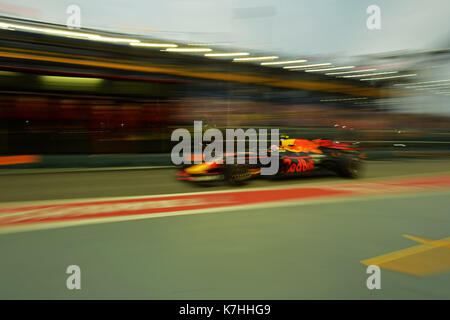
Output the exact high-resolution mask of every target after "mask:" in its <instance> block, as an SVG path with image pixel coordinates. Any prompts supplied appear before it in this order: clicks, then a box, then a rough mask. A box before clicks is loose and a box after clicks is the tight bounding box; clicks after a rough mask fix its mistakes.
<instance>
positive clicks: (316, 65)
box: [283, 62, 331, 69]
mask: <svg viewBox="0 0 450 320" xmlns="http://www.w3.org/2000/svg"><path fill="white" fill-rule="evenodd" d="M330 65H331V63H328V62H327V63H317V64H307V65H303V66H287V67H283V69H298V68H309V67H322V66H330Z"/></svg>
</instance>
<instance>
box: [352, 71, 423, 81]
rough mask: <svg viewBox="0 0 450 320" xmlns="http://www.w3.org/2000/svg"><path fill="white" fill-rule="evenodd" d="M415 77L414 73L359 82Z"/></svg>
mask: <svg viewBox="0 0 450 320" xmlns="http://www.w3.org/2000/svg"><path fill="white" fill-rule="evenodd" d="M415 76H417V74H416V73H412V74H404V75H401V76H392V77H382V78H367V79H360V81H370V80H385V79H394V78H406V77H415Z"/></svg>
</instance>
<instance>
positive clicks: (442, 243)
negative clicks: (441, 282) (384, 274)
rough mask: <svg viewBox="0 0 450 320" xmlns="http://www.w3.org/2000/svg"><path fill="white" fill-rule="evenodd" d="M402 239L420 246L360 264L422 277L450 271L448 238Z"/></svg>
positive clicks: (410, 236) (406, 236) (410, 237)
mask: <svg viewBox="0 0 450 320" xmlns="http://www.w3.org/2000/svg"><path fill="white" fill-rule="evenodd" d="M403 237H405V238H408V239H411V240H413V241H417V242H419V243H422V244H421V245H416V246H414V247H410V248H406V249H402V250H398V251H394V252H391V253H387V254H383V255H379V256H376V257H373V258H369V259H366V260H362V261H361V263H362V264H365V265H377V266H379V267H380V268H383V269H388V270H393V271H397V272H402V273H407V274H412V275H416V276H422V277H423V276H429V275H433V274H437V273H443V272H447V271H449V270H450V237H448V238H444V239H440V240H431V239H426V238H420V237H416V236H412V235H407V234H405V235H403Z"/></svg>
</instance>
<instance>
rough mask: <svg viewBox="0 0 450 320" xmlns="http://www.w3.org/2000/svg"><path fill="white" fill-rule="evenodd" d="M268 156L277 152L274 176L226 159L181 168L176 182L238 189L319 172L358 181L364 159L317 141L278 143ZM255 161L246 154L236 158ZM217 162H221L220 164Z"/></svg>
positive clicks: (346, 146)
mask: <svg viewBox="0 0 450 320" xmlns="http://www.w3.org/2000/svg"><path fill="white" fill-rule="evenodd" d="M270 149H271V150H269V152H274V151H276V152H278V161H279V166H278V171H277V172H276V174H275V175H271V176H262V175H261V168H262V167H263V166H262V165H261V164H253V165H252V164H249V161H246V162H245V164H237V163H236V162H237V161H234V162H233V163H232V164H229V163H228V164H227V162H226V159H225V156H223V157H220V158H218V159H216V160H215V161H209V162H206V161H202V162H201V163H197V164H192V165H184V166H183V167H182V168H181V170H179V171H178V172H177V173H176V178H177V179H178V180H184V181H192V182H199V183H205V182H213V181H226V182H228V183H229V184H231V185H240V184H243V183H245V182H246V181H248V180H250V179H252V178H255V177H266V178H270V179H274V178H280V177H287V176H299V177H301V176H311V175H314V174H316V173H318V172H332V173H335V174H337V175H338V176H341V177H344V178H357V177H358V176H359V175H360V172H361V169H362V159H363V158H365V155H364V154H363V153H361V152H360V151H359V149H358V148H357V147H355V146H354V145H352V144H348V143H339V142H335V141H332V140H324V139H316V140H307V139H280V143H279V145H278V146H272V147H271V148H270ZM255 156H256V157H258V155H257V154H256V153H252V152H247V153H245V154H244V155H239V154H236V157H244V158H245V159H246V160H248V159H249V158H251V157H255ZM219 160H220V161H219Z"/></svg>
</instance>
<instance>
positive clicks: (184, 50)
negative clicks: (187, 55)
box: [163, 48, 212, 52]
mask: <svg viewBox="0 0 450 320" xmlns="http://www.w3.org/2000/svg"><path fill="white" fill-rule="evenodd" d="M163 51H170V52H208V51H212V49H210V48H168V49H166V50H163Z"/></svg>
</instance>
